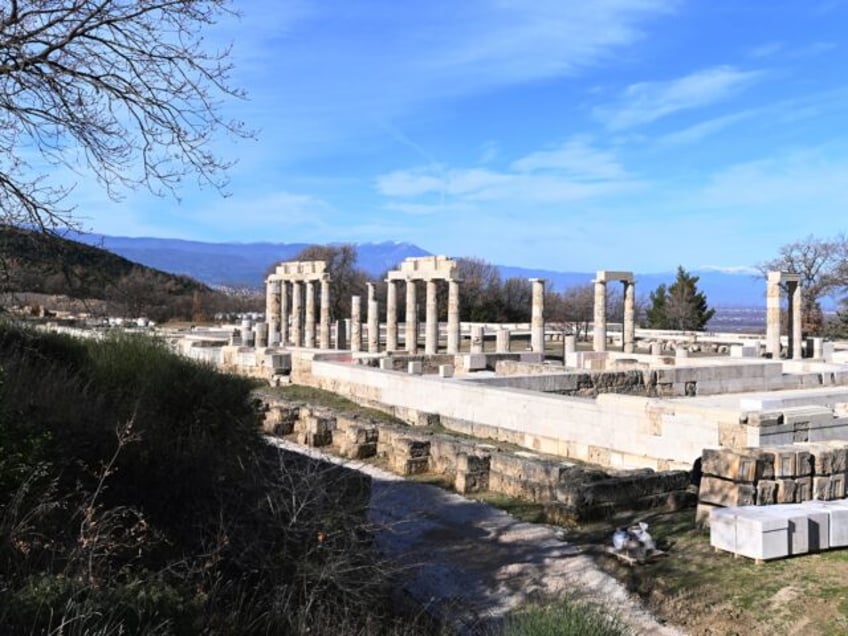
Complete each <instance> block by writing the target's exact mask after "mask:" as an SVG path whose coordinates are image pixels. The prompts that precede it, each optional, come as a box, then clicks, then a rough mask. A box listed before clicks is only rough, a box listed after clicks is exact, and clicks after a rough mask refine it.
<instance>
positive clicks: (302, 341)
mask: <svg viewBox="0 0 848 636" xmlns="http://www.w3.org/2000/svg"><path fill="white" fill-rule="evenodd" d="M316 283H319V284H320V299H319V304H318V320H317V321H316V316H315V313H316V312H315V310H316V303H315V287H316ZM289 287H290V288H291V289H290V290H289ZM290 296H291V307H289V297H290ZM265 316H266V320H267V321H268V329H269V335H268V337H269V344H271V345H283V346H285V345H289V344H291V345H293V346H295V347H301V346H303V347H309V348H314V347H315V346H316V331H315V329H316V324H317V328H318V332H317V340H318V342H317V345H318V347H320V348H321V349H329V348H330V281H329V278H322V279H320V280H305V281H298V280H295V281H286V280H279V279H276V280H275V279H271V280H268V282H267V289H266V302H265ZM289 318H291V329H289Z"/></svg>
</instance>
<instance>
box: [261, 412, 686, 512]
mask: <svg viewBox="0 0 848 636" xmlns="http://www.w3.org/2000/svg"><path fill="white" fill-rule="evenodd" d="M263 400H264V402H265V421H264V425H263V428H264V431H265V432H266V433H268V434H271V435H277V436H284V437H287V438H289V439H291V440H293V441H296V442H297V443H299V444H303V445H305V446H312V447H324V448H326V449H327V450H330V451H331V452H333V453H334V454H336V455H339V456H341V457H345V458H348V459H367V458H371V457H373V458H378V459H381V460H383V461H385V463H386V464H387V465H388V467H389V468H390V469H391V470H392V471H393V472H394V473H396V474H399V475H404V476H409V475H419V474H424V473H430V474H435V475H440V476H443V477H444V481H445V482H448V483H451V484H452V485H453V488H454V490H456V492H458V493H461V494H469V493H479V492H496V493H501V494H504V495H507V496H510V497H516V498H519V499H524V500H527V501H532V502H535V503H540V504H542V505H543V509H544V512H545V516H546V518H547V520H548V521H549V522H551V523H559V524H563V523H567V522H573V521H585V520H590V519H599V518H605V517H608V516H611V515H613V514H615V513H619V512H622V511H628V510H629V511H637V510H646V509H679V508H682V507H686V506H693V505H694V503H695V494H694V491H693V490H692V489H691V488H690V483H691V475H690V473H689V472H688V471H684V470H670V471H654V470H651V469H635V470H611V469H603V468H601V467H600V466H596V465H591V464H586V463H583V462H573V461H567V460H563V459H562V458H559V457H553V456H550V455H545V454H542V453H535V452H529V451H523V450H512V449H508V448H506V447H505V445H503V444H500V445H498V444H493V443H487V442H485V441H482V440H474V439H470V438H467V437H460V436H456V435H450V434H447V433H441V432H435V431H433V430H431V429H428V428H427V427H412V426H403V425H399V424H390V423H387V422H381V421H377V420H373V419H370V418H367V417H359V416H352V415H348V414H344V413H333V412H331V411H330V410H328V409H325V408H316V407H313V406H310V405H307V404H297V403H290V402H287V401H284V400H273V399H269V398H263Z"/></svg>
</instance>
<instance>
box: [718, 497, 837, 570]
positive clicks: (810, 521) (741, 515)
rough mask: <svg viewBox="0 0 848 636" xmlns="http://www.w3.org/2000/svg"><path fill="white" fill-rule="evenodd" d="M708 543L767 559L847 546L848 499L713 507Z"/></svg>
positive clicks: (735, 552) (722, 548)
mask: <svg viewBox="0 0 848 636" xmlns="http://www.w3.org/2000/svg"><path fill="white" fill-rule="evenodd" d="M710 545H712V546H713V547H714V548H715V549H716V550H724V551H726V552H731V553H733V554H734V555H738V556H744V557H748V558H750V559H754V560H756V561H758V562H759V561H768V560H771V559H781V558H785V557H789V556H797V555H801V554H807V553H810V552H819V551H821V550H828V549H833V548H842V547H845V546H848V500H845V499H841V500H833V501H807V502H804V503H801V504H777V505H774V506H765V507H763V506H738V507H730V508H715V509H713V510H712V511H711V512H710Z"/></svg>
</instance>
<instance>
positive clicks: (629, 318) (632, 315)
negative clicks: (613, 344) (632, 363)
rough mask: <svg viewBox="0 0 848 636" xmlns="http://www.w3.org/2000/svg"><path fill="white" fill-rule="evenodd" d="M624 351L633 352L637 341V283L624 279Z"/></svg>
mask: <svg viewBox="0 0 848 636" xmlns="http://www.w3.org/2000/svg"><path fill="white" fill-rule="evenodd" d="M623 338H624V342H623V343H622V344H623V346H622V349H623V351H624V353H633V349H634V347H635V341H636V285H635V283H630V282H627V281H624V333H623Z"/></svg>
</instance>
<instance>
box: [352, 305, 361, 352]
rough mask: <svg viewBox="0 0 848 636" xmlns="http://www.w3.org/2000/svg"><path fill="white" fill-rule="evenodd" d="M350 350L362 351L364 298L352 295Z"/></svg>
mask: <svg viewBox="0 0 848 636" xmlns="http://www.w3.org/2000/svg"><path fill="white" fill-rule="evenodd" d="M350 350H351V351H353V352H354V353H356V352H357V351H362V298H361V297H360V296H352V297H351V299H350Z"/></svg>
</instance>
